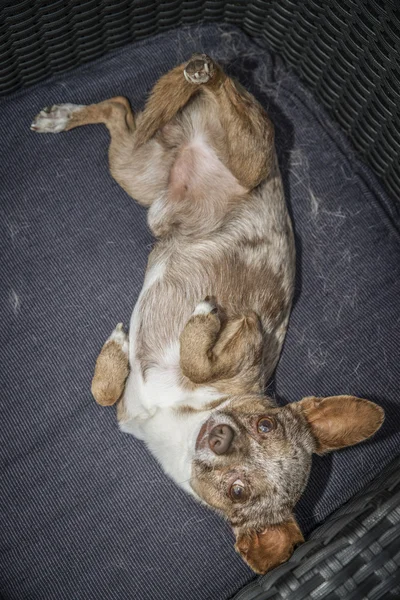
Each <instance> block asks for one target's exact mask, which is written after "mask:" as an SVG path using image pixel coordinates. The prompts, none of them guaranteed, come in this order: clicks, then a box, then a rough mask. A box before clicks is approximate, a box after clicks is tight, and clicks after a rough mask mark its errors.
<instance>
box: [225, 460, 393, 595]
mask: <svg viewBox="0 0 400 600" xmlns="http://www.w3.org/2000/svg"><path fill="white" fill-rule="evenodd" d="M399 567H400V459H397V460H396V461H394V462H393V463H392V464H391V465H389V467H388V468H387V469H386V470H385V471H384V472H383V473H382V475H381V477H379V478H378V479H377V480H375V481H374V482H373V483H372V484H371V485H370V486H369V487H368V489H366V490H363V492H362V493H361V494H358V495H357V496H356V497H355V498H353V499H352V500H351V501H350V502H348V503H347V504H346V505H345V506H344V507H342V508H341V509H340V510H338V511H337V512H336V513H335V514H333V515H332V516H331V517H330V518H329V519H328V520H327V522H326V523H325V524H324V525H322V526H321V527H319V528H318V529H316V530H315V531H314V532H313V533H312V535H311V536H310V538H309V540H308V541H307V542H306V543H304V544H303V545H302V546H300V547H299V548H298V549H297V550H296V551H295V553H294V554H293V556H292V558H291V559H290V560H289V561H288V562H287V563H285V564H283V565H282V566H280V567H278V568H277V569H275V570H274V571H272V572H271V573H269V574H268V575H265V576H264V577H262V578H260V579H259V580H257V581H255V582H253V583H251V584H250V585H248V586H246V587H245V588H244V589H243V590H241V591H240V592H239V593H238V594H237V595H236V596H235V599H234V600H267V599H268V600H378V599H382V600H395V599H396V600H398V599H399V598H400V568H399Z"/></svg>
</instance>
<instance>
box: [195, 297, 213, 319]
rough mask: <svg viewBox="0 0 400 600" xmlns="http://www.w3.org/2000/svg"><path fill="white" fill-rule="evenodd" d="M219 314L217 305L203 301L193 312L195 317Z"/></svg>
mask: <svg viewBox="0 0 400 600" xmlns="http://www.w3.org/2000/svg"><path fill="white" fill-rule="evenodd" d="M216 312H218V309H217V306H216V304H214V303H213V302H210V301H208V300H203V301H202V302H199V304H198V305H197V306H196V308H195V309H194V312H193V316H196V315H209V314H210V313H216Z"/></svg>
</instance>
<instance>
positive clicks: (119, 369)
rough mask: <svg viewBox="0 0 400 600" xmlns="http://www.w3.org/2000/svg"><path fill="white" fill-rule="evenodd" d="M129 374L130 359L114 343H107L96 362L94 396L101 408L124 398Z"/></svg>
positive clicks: (93, 383) (93, 382)
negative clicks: (123, 394)
mask: <svg viewBox="0 0 400 600" xmlns="http://www.w3.org/2000/svg"><path fill="white" fill-rule="evenodd" d="M128 374H129V364H128V357H127V356H126V354H125V353H124V352H123V351H122V350H121V347H120V345H119V344H117V343H116V342H114V341H110V342H107V343H106V344H105V345H104V346H103V348H102V350H101V352H100V354H99V356H98V358H97V361H96V367H95V370H94V376H93V380H92V394H93V396H94V398H95V400H96V402H97V403H98V404H101V406H110V405H112V404H115V403H116V402H117V400H118V399H119V398H120V397H121V396H122V393H123V391H124V387H125V381H126V378H127V377H128Z"/></svg>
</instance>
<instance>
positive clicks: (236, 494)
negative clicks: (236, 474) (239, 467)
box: [229, 479, 247, 502]
mask: <svg viewBox="0 0 400 600" xmlns="http://www.w3.org/2000/svg"><path fill="white" fill-rule="evenodd" d="M229 495H230V497H231V498H232V500H233V501H234V502H243V501H244V500H246V498H247V492H246V490H245V487H244V484H243V482H242V481H240V479H237V480H236V481H235V482H234V483H233V484H232V485H231V489H230V490H229Z"/></svg>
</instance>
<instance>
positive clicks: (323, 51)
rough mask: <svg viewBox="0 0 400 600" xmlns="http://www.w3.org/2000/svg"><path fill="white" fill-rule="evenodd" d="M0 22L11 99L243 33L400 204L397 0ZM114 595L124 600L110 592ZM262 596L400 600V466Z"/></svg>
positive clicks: (157, 7)
mask: <svg viewBox="0 0 400 600" xmlns="http://www.w3.org/2000/svg"><path fill="white" fill-rule="evenodd" d="M0 15H1V21H0V56H1V60H0V93H1V94H2V95H3V96H4V100H5V101H6V100H7V97H8V96H9V95H10V94H12V93H14V92H16V91H17V90H20V89H22V88H24V87H28V86H32V85H33V84H36V83H38V82H41V81H44V80H46V78H48V77H49V76H51V75H54V74H59V73H61V72H63V71H67V70H71V69H74V68H75V67H77V66H78V65H81V64H83V63H86V62H88V61H91V60H93V59H95V58H98V57H100V56H102V55H104V54H105V53H107V52H109V51H110V50H112V49H116V48H118V47H120V46H123V45H125V44H127V43H130V42H132V41H136V40H139V39H142V38H146V37H148V36H153V35H154V34H158V33H160V32H163V31H167V30H170V29H172V28H177V27H181V26H186V25H192V24H195V25H198V24H199V23H210V22H217V23H228V24H233V25H236V26H238V27H239V28H241V29H242V30H243V31H244V32H245V33H246V34H248V35H249V36H251V37H254V38H256V39H257V40H258V41H260V42H262V43H264V44H265V45H266V46H267V47H268V48H269V49H271V50H272V51H274V52H275V53H277V54H278V55H280V56H281V57H282V58H283V59H284V61H285V63H286V65H287V66H288V67H292V68H294V69H295V70H296V73H297V75H298V76H299V77H300V78H301V80H302V81H303V82H304V84H305V85H306V87H307V88H308V89H309V90H311V92H312V93H313V94H314V96H315V98H316V99H318V101H319V102H320V103H321V104H322V105H323V106H324V107H325V109H327V111H328V112H329V114H330V115H331V116H332V117H333V119H335V120H336V122H337V123H338V124H339V125H340V127H341V128H342V130H343V131H344V132H345V134H346V135H347V137H348V138H349V139H350V140H351V142H352V144H353V146H354V148H355V149H356V151H357V152H358V154H359V156H360V157H361V158H362V159H363V160H364V161H365V162H366V163H367V164H368V165H369V167H370V168H371V169H372V170H373V171H374V172H375V173H376V175H377V176H378V177H379V178H380V179H381V181H382V182H383V185H384V186H385V188H386V190H387V192H388V194H389V195H390V196H391V197H392V198H393V200H394V201H395V202H396V201H397V200H398V197H399V195H400V114H399V113H400V7H399V4H398V3H397V2H396V1H395V0H382V1H380V0H304V1H302V2H296V1H295V0H248V1H239V0H236V1H234V0H233V1H229V0H228V1H223V0H183V1H178V0H167V1H165V2H161V1H158V0H154V1H146V0H116V1H115V2H113V1H111V0H13V1H10V0H2V1H1V3H0ZM39 108H40V107H39ZM0 589H1V588H0ZM4 597H5V598H12V597H13V598H17V596H12V595H6V596H4ZM54 597H56V596H54ZM79 597H80V596H79ZM86 597H88V596H85V598H86ZM109 597H110V598H122V596H118V594H116V595H113V594H112V593H111V591H110V596H109ZM138 597H140V594H139V596H138ZM77 598H78V596H77ZM82 598H83V596H82ZM267 598H268V599H271V600H278V599H282V600H283V599H292V600H302V599H309V598H310V599H311V598H312V599H318V600H322V599H326V600H328V599H329V600H339V599H344V600H362V599H364V598H368V599H369V600H378V599H385V600H386V599H389V598H393V599H395V598H400V461H399V459H397V460H395V461H394V462H393V463H392V464H391V465H390V466H389V467H387V468H386V470H384V471H383V472H382V474H381V475H380V476H379V477H378V478H377V479H376V480H375V481H373V482H372V483H371V484H370V485H369V486H368V487H367V488H366V489H364V490H363V491H362V492H361V493H359V494H358V495H357V496H356V497H355V498H353V499H352V500H351V501H350V502H348V503H347V504H346V505H345V506H343V507H342V508H341V509H339V510H338V511H337V512H335V513H334V514H332V515H331V516H330V517H329V518H328V520H327V521H326V522H325V523H324V524H323V525H322V526H320V527H319V528H318V529H316V530H315V531H314V532H313V533H312V534H311V535H310V536H309V537H308V539H307V541H306V543H305V544H304V545H302V546H301V547H299V548H298V549H297V550H296V551H295V553H294V555H293V556H292V558H291V559H290V560H289V562H288V563H286V564H283V565H282V566H280V567H279V568H277V569H275V570H274V571H273V572H271V573H269V574H267V575H266V576H264V577H262V578H258V579H256V580H255V581H254V582H252V583H250V584H249V585H247V586H246V587H245V588H243V589H242V590H241V591H239V592H238V593H237V594H236V596H235V599H236V600H239V599H240V600H250V599H251V600H256V599H257V600H261V599H267ZM193 600H195V593H194V595H193Z"/></svg>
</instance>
